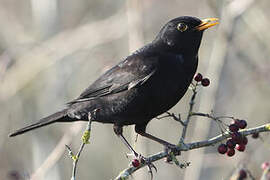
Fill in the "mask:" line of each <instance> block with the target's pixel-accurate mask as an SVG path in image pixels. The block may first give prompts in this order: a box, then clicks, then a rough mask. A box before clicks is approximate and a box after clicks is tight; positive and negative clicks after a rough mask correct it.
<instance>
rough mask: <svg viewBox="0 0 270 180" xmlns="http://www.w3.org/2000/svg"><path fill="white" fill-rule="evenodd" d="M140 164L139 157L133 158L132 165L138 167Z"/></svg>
mask: <svg viewBox="0 0 270 180" xmlns="http://www.w3.org/2000/svg"><path fill="white" fill-rule="evenodd" d="M139 165H140V161H139V160H138V159H133V160H132V166H133V167H138V166H139Z"/></svg>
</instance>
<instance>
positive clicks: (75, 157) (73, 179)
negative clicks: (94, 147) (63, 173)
mask: <svg viewBox="0 0 270 180" xmlns="http://www.w3.org/2000/svg"><path fill="white" fill-rule="evenodd" d="M95 115H96V111H95V112H93V114H92V113H89V114H88V120H89V121H88V124H87V127H86V130H85V131H84V134H83V136H82V143H81V146H80V148H79V151H78V153H77V154H76V155H74V154H73V152H72V150H71V148H70V147H69V146H68V145H66V148H67V150H68V152H69V155H70V157H71V158H72V159H73V168H72V176H71V180H76V172H77V164H78V161H79V158H80V155H81V153H82V151H83V148H84V146H85V145H86V144H89V138H90V132H91V124H92V120H93V118H95V117H93V116H95Z"/></svg>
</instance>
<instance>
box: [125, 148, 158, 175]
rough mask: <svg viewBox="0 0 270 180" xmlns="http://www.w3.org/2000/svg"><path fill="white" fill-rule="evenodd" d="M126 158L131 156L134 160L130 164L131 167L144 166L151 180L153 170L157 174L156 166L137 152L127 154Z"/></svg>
mask: <svg viewBox="0 0 270 180" xmlns="http://www.w3.org/2000/svg"><path fill="white" fill-rule="evenodd" d="M127 156H133V157H134V159H133V160H132V162H131V165H132V166H133V167H139V166H142V165H146V166H147V168H148V172H149V174H150V176H151V180H152V179H153V170H152V169H154V170H155V171H156V172H157V168H156V166H155V165H154V164H153V163H152V162H151V161H150V160H149V159H148V158H146V157H144V156H143V155H141V154H138V153H137V152H132V154H127Z"/></svg>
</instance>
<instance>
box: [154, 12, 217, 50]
mask: <svg viewBox="0 0 270 180" xmlns="http://www.w3.org/2000/svg"><path fill="white" fill-rule="evenodd" d="M216 24H218V19H217V18H207V19H204V20H200V19H198V18H196V17H191V16H181V17H178V18H175V19H172V20H171V21H169V22H168V23H167V24H165V25H164V26H163V28H162V29H161V30H160V32H159V34H158V35H157V37H156V39H155V40H154V41H156V42H157V43H158V44H159V43H161V44H162V45H163V46H166V47H167V48H166V49H168V50H170V51H174V52H177V53H192V54H194V53H196V54H197V52H198V49H199V47H200V43H201V39H202V34H203V32H204V30H205V29H208V28H209V27H212V26H214V25H216Z"/></svg>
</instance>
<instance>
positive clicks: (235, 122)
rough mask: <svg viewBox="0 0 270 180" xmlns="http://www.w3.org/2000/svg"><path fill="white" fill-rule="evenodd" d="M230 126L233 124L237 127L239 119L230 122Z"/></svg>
mask: <svg viewBox="0 0 270 180" xmlns="http://www.w3.org/2000/svg"><path fill="white" fill-rule="evenodd" d="M232 124H235V125H236V126H238V127H239V124H240V120H239V119H234V120H233V121H232Z"/></svg>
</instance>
